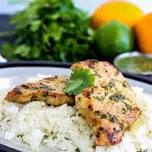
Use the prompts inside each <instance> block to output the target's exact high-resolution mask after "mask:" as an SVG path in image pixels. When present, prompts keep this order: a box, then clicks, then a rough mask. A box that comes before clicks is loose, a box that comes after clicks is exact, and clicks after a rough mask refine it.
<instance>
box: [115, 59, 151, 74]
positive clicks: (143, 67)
mask: <svg viewBox="0 0 152 152" xmlns="http://www.w3.org/2000/svg"><path fill="white" fill-rule="evenodd" d="M115 64H116V66H117V67H118V68H119V69H120V70H122V71H125V72H131V73H141V72H152V58H148V57H144V56H133V57H125V58H122V59H118V60H117V61H116V63H115Z"/></svg>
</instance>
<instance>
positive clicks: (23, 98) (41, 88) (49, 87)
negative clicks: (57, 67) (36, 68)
mask: <svg viewBox="0 0 152 152" xmlns="http://www.w3.org/2000/svg"><path fill="white" fill-rule="evenodd" d="M67 81H68V77H66V76H62V77H61V76H60V77H57V76H55V77H48V78H44V79H42V80H40V81H38V82H36V83H26V84H22V85H20V86H17V87H15V88H14V89H13V90H11V91H10V92H8V94H7V96H6V97H5V100H7V101H11V102H18V103H27V102H30V101H44V102H46V103H48V104H50V105H55V106H59V105H62V104H65V103H67V104H70V105H73V104H74V97H72V96H68V95H66V94H65V93H64V91H63V90H64V87H65V84H66V82H67Z"/></svg>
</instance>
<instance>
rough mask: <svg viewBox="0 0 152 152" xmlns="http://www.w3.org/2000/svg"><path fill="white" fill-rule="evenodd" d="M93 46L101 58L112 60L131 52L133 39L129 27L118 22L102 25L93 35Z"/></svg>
mask: <svg viewBox="0 0 152 152" xmlns="http://www.w3.org/2000/svg"><path fill="white" fill-rule="evenodd" d="M94 40H95V46H96V50H97V51H98V53H99V54H100V55H101V57H108V58H112V57H114V56H116V55H118V54H120V53H123V52H129V51H132V50H133V46H134V37H133V33H132V30H131V28H130V27H129V26H127V25H125V24H123V23H120V22H118V21H110V22H108V23H105V24H104V25H102V26H101V27H100V28H99V29H97V30H96V33H95V38H94Z"/></svg>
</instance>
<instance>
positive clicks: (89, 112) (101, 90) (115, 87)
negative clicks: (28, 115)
mask: <svg viewBox="0 0 152 152" xmlns="http://www.w3.org/2000/svg"><path fill="white" fill-rule="evenodd" d="M71 68H72V69H76V68H87V69H90V70H91V72H92V73H94V74H95V77H96V78H95V85H94V86H93V87H89V88H86V89H84V90H83V92H82V93H80V94H78V95H76V96H75V102H76V107H77V109H78V110H79V112H80V113H81V114H82V115H83V116H84V118H85V120H86V121H87V122H88V124H89V125H90V126H91V128H92V129H93V132H94V134H95V136H96V145H102V146H110V145H114V144H118V143H119V142H120V141H121V140H122V136H123V135H124V133H125V131H126V130H127V129H129V128H130V127H131V126H132V124H133V123H134V122H135V121H136V119H137V118H138V116H139V115H140V113H141V111H140V109H139V108H138V106H137V105H136V99H135V94H134V92H133V91H132V89H131V88H130V86H129V84H128V83H127V80H126V79H125V78H124V77H123V75H122V74H121V73H120V72H119V71H118V70H117V69H116V68H114V67H113V66H112V65H111V64H109V63H108V62H94V61H89V60H88V61H82V62H79V63H76V64H74V65H72V67H71Z"/></svg>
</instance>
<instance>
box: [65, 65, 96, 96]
mask: <svg viewBox="0 0 152 152" xmlns="http://www.w3.org/2000/svg"><path fill="white" fill-rule="evenodd" d="M94 81H95V76H94V74H93V73H91V71H90V70H89V69H83V68H82V69H75V70H73V72H72V74H71V76H70V80H69V81H68V83H67V86H66V87H65V89H64V92H65V93H67V94H69V95H77V94H79V93H81V92H82V91H83V89H85V88H87V87H91V86H93V84H94Z"/></svg>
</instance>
